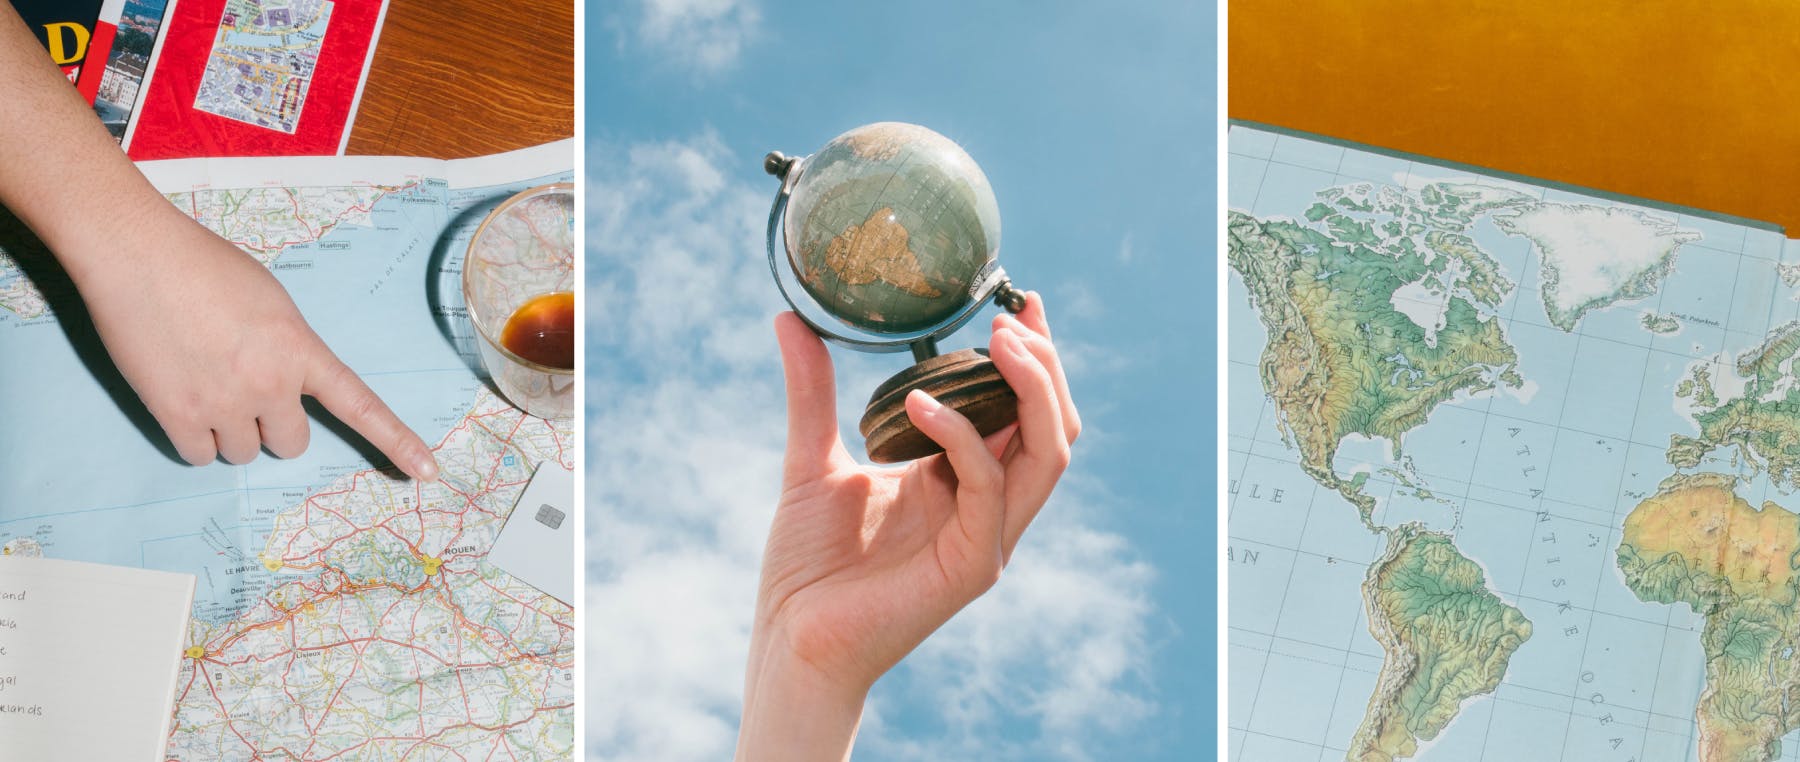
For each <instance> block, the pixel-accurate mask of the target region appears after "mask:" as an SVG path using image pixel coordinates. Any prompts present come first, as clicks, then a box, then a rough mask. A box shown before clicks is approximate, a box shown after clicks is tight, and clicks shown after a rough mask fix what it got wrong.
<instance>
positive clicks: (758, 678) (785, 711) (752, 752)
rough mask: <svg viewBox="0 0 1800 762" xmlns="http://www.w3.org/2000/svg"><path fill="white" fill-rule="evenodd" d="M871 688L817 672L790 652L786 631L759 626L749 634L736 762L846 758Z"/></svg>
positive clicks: (775, 626) (768, 624) (817, 668)
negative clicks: (748, 654) (742, 711)
mask: <svg viewBox="0 0 1800 762" xmlns="http://www.w3.org/2000/svg"><path fill="white" fill-rule="evenodd" d="M870 686H871V683H870V682H865V681H862V680H858V679H846V678H844V677H842V676H839V675H833V674H830V673H829V672H827V671H826V670H824V669H821V668H820V666H819V665H818V664H815V663H814V662H812V661H810V660H808V659H806V658H804V657H803V656H802V655H801V654H800V653H799V652H797V651H796V650H795V649H794V647H793V644H792V641H791V639H790V638H789V637H787V634H786V629H785V628H784V627H782V626H781V625H779V624H775V623H771V622H767V621H763V622H759V623H758V625H757V628H756V632H755V633H754V634H753V635H752V636H751V643H750V658H749V664H748V669H747V670H746V672H745V679H744V714H743V719H742V722H741V724H740V725H739V728H738V747H737V757H736V759H737V760H738V762H761V761H762V760H796V761H797V762H801V761H810V760H832V761H834V762H836V761H838V760H844V759H848V758H849V756H850V747H851V745H852V743H854V741H855V740H856V731H857V727H858V726H859V725H860V723H861V722H862V709H863V703H864V701H865V700H866V699H867V698H868V694H869V688H870Z"/></svg>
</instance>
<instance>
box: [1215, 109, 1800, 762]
mask: <svg viewBox="0 0 1800 762" xmlns="http://www.w3.org/2000/svg"><path fill="white" fill-rule="evenodd" d="M1228 160H1229V166H1228V168H1227V177H1228V183H1229V190H1228V199H1227V205H1228V207H1229V210H1228V212H1227V221H1226V227H1227V230H1226V237H1227V251H1225V252H1224V253H1223V256H1224V257H1225V259H1226V262H1225V266H1226V268H1227V270H1228V277H1227V283H1228V285H1227V288H1228V293H1227V298H1228V305H1227V308H1226V309H1227V311H1228V312H1227V329H1226V339H1225V340H1226V341H1227V343H1228V346H1227V356H1228V367H1227V369H1226V370H1227V373H1228V377H1227V391H1226V397H1227V406H1228V412H1227V438H1228V460H1227V468H1228V478H1229V486H1228V493H1229V501H1228V506H1227V510H1228V518H1227V522H1228V535H1229V540H1228V547H1227V551H1226V553H1227V557H1226V558H1227V562H1228V565H1229V571H1228V585H1229V603H1228V605H1229V607H1230V609H1229V623H1230V628H1229V633H1228V636H1227V641H1228V646H1229V648H1228V660H1229V665H1228V669H1229V687H1228V696H1229V702H1228V706H1227V724H1228V727H1229V738H1228V744H1229V748H1230V757H1229V758H1230V759H1232V760H1242V761H1243V762H1252V761H1254V762H1282V761H1283V760H1309V761H1313V760H1334V759H1344V760H1354V761H1355V762H1388V761H1389V760H1400V759H1419V760H1474V759H1489V760H1495V759H1499V760H1527V759H1529V760H1538V759H1544V760H1555V759H1563V760H1584V761H1588V760H1594V761H1597V762H1610V761H1613V760H1616V761H1617V762H1650V761H1652V760H1699V761H1700V762H1739V761H1745V762H1749V761H1756V762H1763V761H1767V760H1780V759H1800V756H1797V755H1800V732H1797V731H1800V653H1796V649H1797V648H1800V606H1797V605H1796V604H1797V602H1800V595H1797V593H1800V573H1796V571H1795V570H1796V569H1797V568H1800V384H1796V376H1797V373H1800V368H1796V367H1795V359H1796V357H1797V356H1800V288H1797V286H1800V247H1796V246H1793V245H1790V242H1789V241H1788V240H1787V239H1786V238H1785V237H1784V236H1783V234H1782V233H1781V231H1779V230H1777V229H1775V228H1774V227H1773V226H1770V225H1763V224H1758V223H1754V222H1749V221H1743V220H1733V219H1730V218H1727V217H1724V216H1722V215H1715V214H1709V213H1705V212H1700V211H1697V210H1683V209H1677V208H1672V207H1665V206H1656V205H1654V204H1650V203H1648V202H1642V203H1633V202H1629V201H1626V200H1621V199H1618V198H1613V197H1606V196H1603V195H1600V194H1595V193H1591V192H1584V191H1580V190H1575V189H1569V188H1564V187H1559V186H1552V185H1549V184H1543V183H1536V182H1532V181H1529V180H1523V179H1519V178H1512V177H1503V176H1500V175H1497V174H1492V173H1486V172H1481V171H1478V170H1471V169H1468V168H1464V167H1458V166H1453V165H1449V164H1442V163H1436V162H1431V161H1428V160H1424V159H1416V158H1412V157H1403V156H1398V155H1394V154H1390V153H1383V152H1377V151H1372V150H1362V149H1359V148H1356V147H1352V146H1347V145H1346V144H1343V143H1341V142H1336V141H1328V140H1324V139H1316V138H1311V137H1308V136H1302V135H1298V134H1294V133H1289V132H1275V131H1270V130H1265V129H1258V128H1254V127H1250V126H1245V125H1234V126H1233V127H1232V128H1231V131H1230V136H1229V151H1228Z"/></svg>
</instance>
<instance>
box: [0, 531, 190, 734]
mask: <svg viewBox="0 0 1800 762" xmlns="http://www.w3.org/2000/svg"><path fill="white" fill-rule="evenodd" d="M193 598H194V576H193V575H191V574H171V573H168V572H160V571H151V570H146V569H133V568H128V567H122V566H103V565H100V564H88V563H78V562H74V561H59V560H52V559H45V558H18V557H7V556H0V758H4V759H32V760H101V759H104V760H121V761H122V762H131V761H132V760H143V761H145V762H150V761H151V760H160V759H162V758H163V756H162V755H163V750H164V749H165V748H166V747H167V746H168V735H169V718H170V717H171V715H172V714H173V706H172V702H173V700H174V696H175V680H176V676H177V675H178V674H179V673H180V667H181V660H182V659H184V658H200V657H204V654H200V655H195V654H188V653H185V652H184V651H183V650H182V643H183V641H184V640H185V635H186V634H187V619H188V611H189V610H190V609H191V608H192V606H193Z"/></svg>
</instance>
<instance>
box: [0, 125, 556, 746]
mask: <svg viewBox="0 0 1800 762" xmlns="http://www.w3.org/2000/svg"><path fill="white" fill-rule="evenodd" d="M140 166H141V167H142V168H143V169H144V171H145V173H146V175H148V176H149V177H150V178H151V180H152V181H153V182H154V183H156V185H157V186H158V187H159V188H160V189H162V190H163V191H164V192H165V193H167V194H168V197H169V199H170V201H171V203H173V204H174V205H175V206H176V207H177V208H179V209H182V210H183V211H185V212H187V213H188V214H189V215H190V216H192V217H194V219H196V220H197V221H199V222H200V223H201V224H203V225H205V226H206V227H208V228H209V229H211V230H213V231H214V232H216V233H218V234H220V235H221V236H223V237H225V238H226V239H227V240H230V241H232V242H233V243H235V244H236V245H237V246H238V247H239V248H241V249H243V250H244V252H245V253H246V254H247V255H249V256H252V257H254V258H256V259H257V260H258V261H259V262H261V263H263V264H264V265H265V266H267V267H269V268H270V269H271V270H272V271H273V272H274V273H275V275H276V277H277V278H278V279H279V280H280V281H281V282H282V284H283V286H284V287H286V288H287V290H288V292H289V293H290V294H291V295H292V296H293V298H294V300H295V303H296V304H297V305H298V306H299V307H300V309H301V312H302V314H304V315H305V316H306V318H307V319H308V321H309V322H310V323H311V324H312V326H313V328H314V329H315V330H316V331H317V332H318V333H319V334H320V336H321V337H322V338H323V339H324V340H325V341H326V343H327V344H328V345H329V346H330V347H331V348H332V349H333V351H334V352H336V353H337V354H338V355H339V357H340V358H342V359H343V360H344V361H345V362H346V363H347V364H349V365H350V366H351V367H352V368H353V369H355V370H356V371H357V372H358V374H359V375H361V376H362V377H363V379H364V380H365V381H366V382H367V383H368V384H369V385H370V386H371V388H373V389H374V390H375V391H376V393H377V394H379V395H381V396H382V398H383V399H384V401H386V402H387V403H388V404H389V405H390V406H391V407H392V408H393V409H394V410H395V412H396V413H397V414H399V415H400V417H401V418H402V420H404V421H405V422H406V423H407V425H408V426H410V427H411V428H412V429H413V430H414V431H416V432H418V433H419V434H420V436H421V437H423V438H424V439H425V440H426V442H427V443H428V444H431V445H432V446H433V448H434V451H435V454H436V457H437V460H438V463H439V465H440V467H441V469H442V471H441V478H440V480H438V481H436V482H432V483H423V484H422V483H418V482H413V481H410V480H407V479H405V478H403V477H401V476H400V475H398V474H397V472H394V471H392V470H391V468H389V467H387V466H386V464H385V462H382V461H379V460H376V461H372V460H371V458H372V457H378V456H376V455H375V454H374V452H373V451H372V450H370V449H369V448H368V447H367V445H365V444H363V443H362V442H360V441H359V440H356V439H355V438H354V436H353V435H349V434H347V433H346V432H345V431H344V430H342V429H341V428H340V427H338V426H337V425H335V424H334V423H331V422H330V421H329V419H323V418H321V417H319V415H318V414H315V419H314V421H313V423H312V443H311V445H310V447H309V449H308V451H307V453H306V454H305V455H304V456H303V457H300V458H296V459H291V460H281V459H275V458H271V457H267V456H265V457H263V458H259V459H258V460H256V461H255V462H253V463H251V464H249V465H246V466H229V465H226V464H223V463H216V464H213V465H209V466H206V467H202V468H194V467H190V466H186V465H185V464H183V463H181V462H180V461H178V460H176V459H175V458H173V457H172V456H171V455H170V453H169V452H167V451H166V447H167V445H166V443H164V442H163V441H162V440H161V439H160V437H161V434H160V432H159V430H158V429H157V427H156V424H155V422H154V420H151V419H149V418H148V417H147V416H146V415H145V414H143V412H142V409H141V407H134V405H136V404H137V403H136V400H135V397H134V396H132V395H131V393H130V389H129V387H128V386H126V385H125V384H124V382H123V381H122V380H121V379H119V378H118V377H117V375H116V372H113V371H111V369H110V366H109V365H107V364H106V363H105V362H104V357H105V355H104V349H103V348H101V347H100V346H99V345H98V341H97V339H95V338H94V337H93V336H92V334H91V332H90V329H86V328H84V323H83V320H84V319H85V315H84V312H83V310H82V309H81V305H80V303H79V301H78V300H76V297H75V295H74V293H73V291H72V290H71V289H69V288H68V287H67V285H66V283H65V282H61V281H60V280H59V279H58V277H57V274H56V271H55V270H54V268H52V267H49V266H47V265H46V261H47V254H46V253H45V252H43V251H42V250H41V245H38V244H35V243H34V242H33V241H31V240H30V238H29V235H28V234H26V233H25V232H23V230H22V227H20V226H17V225H16V223H15V224H13V225H11V226H8V225H7V224H5V223H0V355H4V356H6V357H8V358H19V362H9V363H6V364H4V365H3V366H0V389H4V390H6V392H7V393H6V394H0V419H4V420H6V421H7V422H8V424H9V427H8V428H9V430H12V431H15V432H28V433H27V434H19V435H14V436H9V437H6V438H4V439H0V477H5V478H0V551H3V552H6V553H8V554H21V555H41V556H46V557H51V558H66V559H73V560H82V561H93V562H99V563H109V564H117V565H126V566H140V567H146V568H154V569H163V570H169V571H180V572H186V573H190V574H193V575H195V577H196V579H197V586H196V589H195V602H194V611H193V614H192V617H191V620H190V625H189V630H188V638H187V644H186V646H185V647H184V650H183V652H182V654H181V656H182V671H181V674H180V676H179V681H178V684H177V696H176V705H175V713H174V716H173V718H172V721H171V723H170V728H171V732H170V738H169V747H168V751H167V757H166V758H167V759H168V760H183V761H187V760H194V761H198V760H257V759H304V760H314V759H317V760H323V759H509V760H510V759H530V760H560V759H570V758H572V757H573V755H574V753H575V749H576V741H575V738H574V714H573V706H574V696H575V691H574V680H573V677H574V676H573V668H574V651H575V639H574V615H573V611H572V610H571V609H570V608H569V607H568V606H567V605H565V604H563V603H561V602H559V601H557V600H556V599H554V598H551V597H549V596H548V595H545V594H544V593H542V592H540V591H538V590H537V589H535V588H533V587H531V586H529V585H527V584H525V583H523V582H520V581H518V580H517V579H515V578H513V577H511V576H510V575H508V574H506V573H505V572H504V571H502V570H500V569H499V568H497V567H495V566H493V565H491V564H489V563H487V561H486V555H487V551H488V549H489V548H490V546H491V545H492V543H493V541H494V538H495V536H496V534H497V532H498V531H499V529H500V527H501V526H502V525H503V524H504V523H505V520H506V517H507V516H508V514H509V513H510V511H511V510H512V507H513V502H514V501H515V500H516V499H517V498H518V497H519V495H520V494H521V492H522V491H523V489H524V486H525V484H526V482H528V481H529V480H530V478H531V476H532V474H533V473H534V472H536V471H537V470H539V469H544V468H561V469H573V468H574V466H575V456H574V451H573V447H572V431H571V429H570V426H569V424H568V423H566V422H561V423H558V422H547V421H545V420H543V419H539V418H534V417H530V416H527V415H525V414H523V413H521V412H520V411H518V410H517V409H516V408H514V407H512V406H511V405H509V404H508V403H506V402H505V400H504V399H503V398H501V397H499V396H498V395H496V394H495V393H494V392H493V391H492V390H491V388H490V386H489V383H488V382H487V380H486V379H485V378H484V376H483V375H482V374H481V372H480V369H479V361H478V360H477V358H476V356H475V349H474V346H473V344H472V338H471V336H470V333H469V328H468V326H467V320H466V318H465V315H466V311H465V310H464V309H463V307H462V302H461V292H460V289H459V287H458V284H459V282H460V274H461V269H460V268H461V260H462V257H463V253H464V252H465V251H466V249H467V246H468V240H469V237H470V236H471V235H472V233H473V231H474V229H475V227H476V226H477V225H478V224H479V223H480V222H481V220H482V218H483V217H484V216H485V215H486V213H487V212H488V211H490V210H492V209H493V208H494V207H495V206H497V205H498V204H499V203H500V202H502V201H503V200H505V199H506V198H507V197H508V196H510V195H511V194H513V193H515V192H518V191H520V190H524V189H526V188H530V187H534V186H537V185H541V184H544V183H548V182H559V181H567V180H569V179H570V178H571V177H572V174H573V173H572V172H571V170H570V167H571V166H572V147H571V146H570V144H569V143H568V142H566V141H565V142H563V143H556V144H550V145H547V146H540V147H538V148H533V149H527V150H525V151H519V152H514V153H511V154H503V155H500V156H494V157H483V158H479V159H469V160H459V161H450V162H445V161H436V160H423V159H399V158H364V157H337V158H318V159H311V158H308V159H253V160H236V161H233V162H229V163H217V162H214V163H208V162H188V161H173V162H148V163H145V164H142V165H140ZM95 463H105V464H106V469H107V474H108V478H106V479H75V478H51V479H45V478H26V476H25V475H30V474H38V475H54V474H59V473H63V474H74V473H85V472H87V471H89V470H91V466H92V464H95Z"/></svg>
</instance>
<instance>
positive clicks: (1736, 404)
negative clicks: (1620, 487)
mask: <svg viewBox="0 0 1800 762" xmlns="http://www.w3.org/2000/svg"><path fill="white" fill-rule="evenodd" d="M1797 352H1800V322H1793V323H1788V324H1786V325H1783V326H1780V327H1778V328H1776V329H1775V330H1773V331H1770V332H1769V335H1768V336H1767V337H1766V338H1765V339H1764V341H1763V343H1762V344H1761V345H1759V346H1757V347H1756V348H1754V349H1751V350H1749V351H1747V352H1744V353H1743V354H1741V355H1739V356H1738V358H1737V364H1736V371H1737V374H1738V375H1739V376H1741V377H1743V379H1744V389H1743V394H1742V395H1741V396H1737V397H1733V398H1731V399H1729V400H1726V401H1725V402H1724V403H1723V404H1721V403H1720V402H1719V399H1718V396H1717V395H1716V394H1715V393H1714V391H1713V388H1712V383H1711V379H1710V376H1709V375H1708V374H1707V371H1706V370H1705V368H1704V366H1702V367H1699V368H1696V369H1695V370H1694V372H1693V374H1692V376H1691V377H1690V378H1687V379H1684V380H1683V381H1682V382H1681V384H1680V385H1678V386H1677V387H1676V390H1675V394H1676V396H1677V397H1681V398H1687V399H1691V400H1692V402H1693V403H1694V406H1695V408H1696V411H1697V412H1695V413H1694V423H1695V424H1696V425H1698V426H1699V428H1700V431H1699V433H1698V434H1696V435H1694V436H1686V435H1682V434H1671V435H1669V449H1668V453H1667V457H1668V461H1669V463H1670V464H1671V465H1674V466H1675V467H1677V468H1693V467H1695V466H1698V465H1699V464H1700V462H1701V460H1702V459H1703V458H1705V457H1706V455H1707V454H1708V453H1711V452H1712V451H1714V450H1717V449H1720V448H1723V447H1735V448H1736V449H1735V451H1734V453H1733V455H1734V462H1736V461H1738V460H1741V461H1742V462H1745V463H1747V464H1749V466H1750V467H1751V469H1752V470H1753V471H1756V472H1760V471H1762V470H1767V471H1768V475H1769V479H1770V480H1772V481H1774V482H1775V483H1776V484H1777V485H1781V486H1784V487H1786V488H1789V489H1793V488H1800V385H1791V384H1790V385H1789V386H1788V387H1787V388H1786V389H1785V390H1784V389H1782V388H1780V386H1779V385H1780V383H1781V382H1782V381H1783V380H1787V381H1790V382H1791V381H1792V380H1793V372H1794V371H1793V366H1792V361H1793V359H1794V357H1795V354H1796V353H1797Z"/></svg>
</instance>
